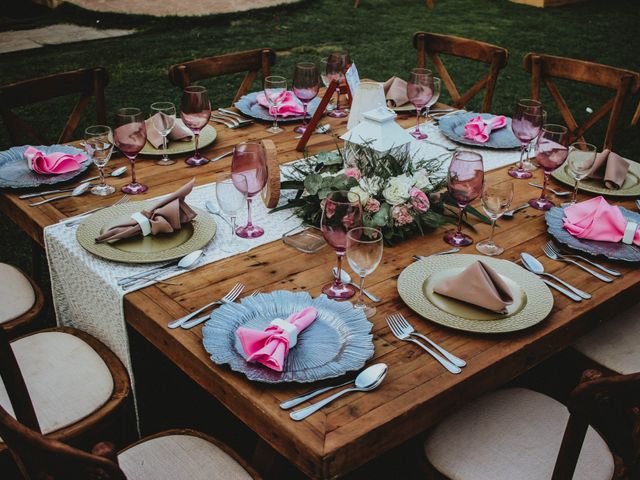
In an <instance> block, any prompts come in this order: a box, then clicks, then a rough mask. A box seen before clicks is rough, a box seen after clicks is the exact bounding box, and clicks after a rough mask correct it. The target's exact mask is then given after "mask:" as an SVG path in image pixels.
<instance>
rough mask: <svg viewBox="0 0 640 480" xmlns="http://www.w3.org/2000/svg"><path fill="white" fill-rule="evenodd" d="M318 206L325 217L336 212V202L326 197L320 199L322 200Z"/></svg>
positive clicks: (331, 215) (329, 216)
mask: <svg viewBox="0 0 640 480" xmlns="http://www.w3.org/2000/svg"><path fill="white" fill-rule="evenodd" d="M320 208H321V209H322V211H323V212H324V214H325V216H326V217H327V218H331V217H333V215H334V214H335V213H336V204H335V203H334V202H332V201H327V199H326V198H324V199H322V201H321V202H320Z"/></svg>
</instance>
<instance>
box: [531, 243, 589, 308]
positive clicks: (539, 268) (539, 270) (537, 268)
mask: <svg viewBox="0 0 640 480" xmlns="http://www.w3.org/2000/svg"><path fill="white" fill-rule="evenodd" d="M520 258H521V259H522V263H523V265H524V266H525V268H526V269H527V270H529V271H530V272H533V273H535V274H536V275H541V276H544V277H549V278H552V279H554V280H555V281H556V282H558V283H560V284H562V285H564V286H565V287H567V288H568V289H569V290H571V291H572V292H573V293H575V294H576V295H578V297H581V298H584V299H585V300H588V299H590V298H591V295H590V294H589V293H587V292H583V291H582V290H580V289H579V288H576V287H574V286H573V285H571V284H569V283H567V282H565V281H564V280H562V279H560V278H558V277H556V276H555V275H551V274H550V273H546V272H545V271H544V266H543V265H542V263H540V262H539V261H538V259H537V258H536V257H534V256H533V255H529V254H528V253H524V252H523V253H521V254H520ZM545 283H546V282H545ZM560 291H562V290H560ZM562 293H564V294H565V295H567V293H566V292H562ZM569 293H570V292H569ZM567 296H568V297H570V298H573V297H572V296H571V295H567ZM573 300H576V299H575V298H573ZM576 301H577V302H579V301H580V300H576Z"/></svg>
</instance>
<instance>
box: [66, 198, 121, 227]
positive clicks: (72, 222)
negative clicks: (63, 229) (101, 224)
mask: <svg viewBox="0 0 640 480" xmlns="http://www.w3.org/2000/svg"><path fill="white" fill-rule="evenodd" d="M128 201H129V195H123V196H122V197H120V198H119V199H118V200H117V201H115V202H113V203H112V204H111V205H108V206H106V207H98V208H94V209H93V210H89V211H87V212H84V213H81V214H80V215H77V216H76V217H75V218H74V219H73V220H69V221H68V222H66V223H65V225H66V226H67V227H73V226H74V225H77V224H79V223H80V222H82V221H83V220H84V219H85V218H87V217H88V216H89V215H91V214H92V213H95V212H97V211H98V210H102V209H104V208H108V207H113V206H115V205H122V204H123V203H127V202H128ZM62 221H63V222H64V220H62Z"/></svg>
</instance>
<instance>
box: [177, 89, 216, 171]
mask: <svg viewBox="0 0 640 480" xmlns="http://www.w3.org/2000/svg"><path fill="white" fill-rule="evenodd" d="M210 117H211V102H210V101H209V92H208V91H207V89H206V88H204V87H202V86H200V85H191V86H189V87H186V88H185V89H184V90H183V92H182V103H181V104H180V118H182V121H183V122H184V124H185V125H186V126H187V128H188V129H189V130H191V131H192V132H193V136H194V137H195V141H196V146H195V151H194V152H193V156H191V157H189V158H187V159H186V160H185V161H184V162H185V163H186V164H187V165H191V166H192V167H197V166H199V165H204V164H206V163H209V159H208V158H206V157H203V156H202V155H201V154H200V151H199V150H198V141H199V139H200V132H201V131H202V129H203V128H204V127H206V126H207V124H208V123H209V118H210Z"/></svg>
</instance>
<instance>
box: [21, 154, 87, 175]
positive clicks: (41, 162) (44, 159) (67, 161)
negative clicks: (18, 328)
mask: <svg viewBox="0 0 640 480" xmlns="http://www.w3.org/2000/svg"><path fill="white" fill-rule="evenodd" d="M24 158H25V160H26V161H27V165H28V166H29V169H30V170H33V171H34V172H36V173H40V174H43V175H58V174H60V173H68V172H75V171H76V170H79V169H80V166H81V165H82V163H83V162H84V161H85V160H87V156H86V155H85V154H84V153H77V154H75V155H71V154H70V153H64V152H54V153H50V154H48V155H45V154H44V153H42V152H41V151H40V150H38V149H37V148H34V147H27V149H26V150H25V151H24Z"/></svg>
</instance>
